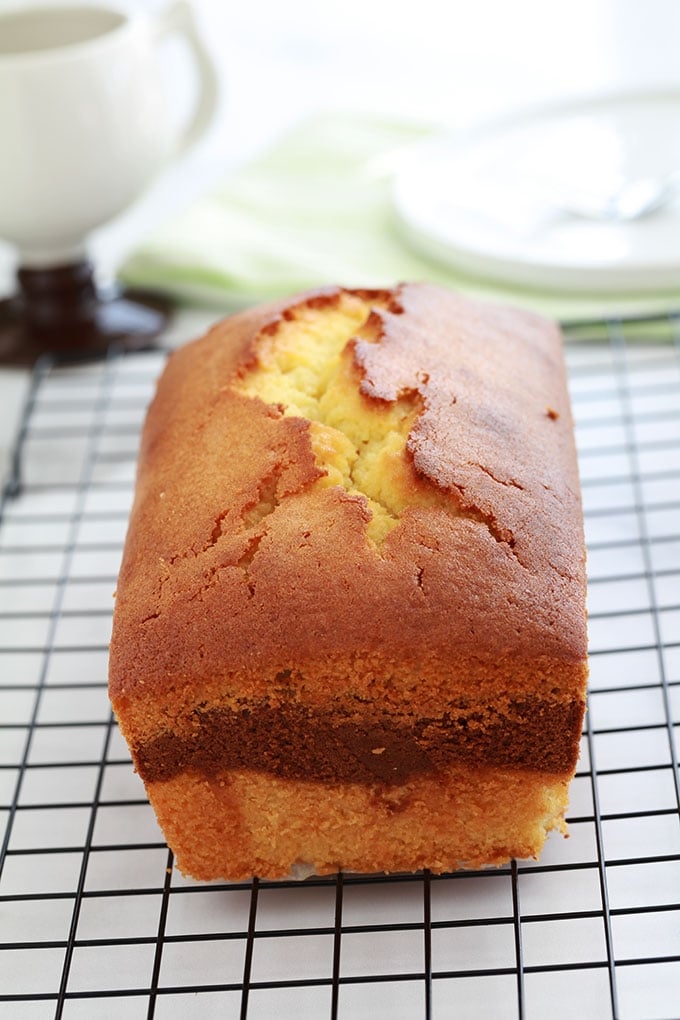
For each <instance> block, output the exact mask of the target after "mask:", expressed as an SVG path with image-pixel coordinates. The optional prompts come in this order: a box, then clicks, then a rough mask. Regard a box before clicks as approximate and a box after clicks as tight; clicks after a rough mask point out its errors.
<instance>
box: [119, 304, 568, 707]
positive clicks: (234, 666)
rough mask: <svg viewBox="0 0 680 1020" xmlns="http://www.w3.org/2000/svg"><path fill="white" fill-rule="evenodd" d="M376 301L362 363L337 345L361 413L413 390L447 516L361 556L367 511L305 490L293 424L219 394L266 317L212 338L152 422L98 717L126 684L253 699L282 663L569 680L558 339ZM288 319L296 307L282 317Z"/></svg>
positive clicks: (198, 349)
mask: <svg viewBox="0 0 680 1020" xmlns="http://www.w3.org/2000/svg"><path fill="white" fill-rule="evenodd" d="M332 298H333V294H332V293H331V292H328V291H326V292H324V293H323V294H322V295H321V297H319V296H318V295H315V296H314V297H313V298H312V300H332ZM394 298H395V302H396V301H397V300H398V305H399V306H400V307H401V308H403V312H401V311H397V312H386V311H382V310H381V311H380V312H376V313H375V315H376V316H377V317H378V318H379V320H380V322H381V323H382V336H381V339H380V342H379V343H367V342H363V341H361V340H359V341H358V342H357V344H356V358H357V362H358V364H359V365H360V367H361V369H362V371H363V372H364V381H363V384H362V385H363V386H364V387H365V388H366V390H367V391H368V392H370V393H371V394H372V395H374V396H375V397H377V398H379V399H391V398H392V397H393V396H395V395H397V394H398V393H401V392H403V391H404V390H405V389H407V388H409V387H412V388H415V389H418V392H419V393H420V394H421V396H422V400H423V404H424V413H423V414H422V415H421V416H420V417H419V419H418V420H417V422H416V425H415V428H414V429H413V430H412V433H411V436H410V438H409V446H410V448H411V451H412V454H413V459H414V464H415V466H416V469H417V471H419V472H420V473H421V474H422V475H424V476H426V477H428V478H429V479H430V480H432V481H433V482H434V483H435V484H436V485H438V486H441V487H443V488H445V489H446V490H447V492H449V493H450V495H451V498H452V500H453V501H454V502H455V503H456V504H458V505H459V508H460V513H461V514H462V516H453V515H451V514H447V513H445V512H442V511H440V510H438V509H437V508H435V507H416V508H414V509H412V510H410V511H407V512H406V513H405V514H404V515H403V519H402V522H401V524H400V526H399V527H398V528H396V529H395V530H394V531H393V532H392V533H391V534H390V535H389V536H388V538H387V540H386V542H385V544H384V547H383V550H382V555H380V556H377V555H375V552H374V550H373V549H371V548H370V546H369V544H368V543H367V541H366V536H365V525H366V520H367V510H366V506H365V504H364V503H362V501H361V500H360V499H358V498H356V497H353V496H350V495H348V493H347V492H345V491H344V490H342V489H339V488H334V489H326V490H320V491H315V490H310V484H311V483H312V482H313V480H314V479H315V478H316V477H318V467H317V466H316V464H315V462H314V458H313V455H312V452H311V447H310V443H309V435H308V423H305V422H304V421H303V420H302V419H298V418H289V417H284V416H283V415H282V414H280V413H279V412H278V411H277V410H276V409H275V408H273V407H271V406H267V405H264V404H262V403H261V402H258V401H256V400H252V399H248V398H245V397H243V396H242V395H240V394H238V393H235V392H234V391H233V390H232V389H231V388H230V380H232V379H233V377H234V374H235V373H237V372H238V371H239V370H242V369H243V367H244V366H245V365H247V363H248V361H249V359H250V358H251V357H252V346H253V342H254V338H255V336H256V334H257V333H258V331H261V330H266V329H272V328H273V327H274V324H275V323H276V322H277V320H278V319H279V318H280V316H281V314H282V312H283V310H284V309H283V307H282V305H281V304H280V303H279V304H277V305H274V306H266V307H265V308H263V309H260V310H257V311H254V312H253V311H251V312H246V313H242V314H240V315H237V316H234V317H233V318H231V319H227V320H226V321H225V322H224V323H222V324H220V325H219V326H217V327H215V328H214V329H213V330H212V331H211V332H210V333H209V334H208V335H207V336H206V337H205V338H204V339H202V340H200V341H198V342H197V343H195V344H193V345H189V346H188V347H185V348H184V349H182V350H180V351H178V352H177V353H176V354H174V355H173V356H172V357H171V359H170V363H169V365H168V367H167V371H166V373H165V375H164V377H163V380H162V381H161V384H160V386H159V389H158V394H157V396H156V399H155V401H154V403H153V405H152V407H151V410H150V412H149V417H148V422H147V426H146V429H145V433H144V441H143V445H142V450H141V456H140V467H139V476H138V489H137V496H136V500H135V506H134V510H133V514H132V519H131V524H130V530H129V538H128V542H127V545H126V550H125V556H124V561H123V567H122V571H121V577H120V583H119V588H118V599H117V607H116V621H115V629H114V637H113V653H114V654H113V669H112V674H111V690H112V695H113V697H114V700H115V699H116V698H117V697H119V696H121V695H123V694H124V693H127V694H130V693H132V692H133V691H134V687H135V685H136V681H137V679H138V677H140V676H143V678H144V682H145V685H146V689H147V691H148V690H149V688H150V687H151V686H154V687H158V688H159V689H165V688H166V687H167V685H168V684H169V683H172V682H173V681H174V680H175V679H176V680H177V681H178V682H179V683H180V684H181V683H182V682H183V678H185V677H191V678H192V682H196V681H200V679H201V678H205V680H206V682H207V683H209V684H210V683H212V681H213V680H214V679H215V678H216V671H217V672H220V673H222V674H223V675H229V676H231V675H233V674H234V673H238V674H240V675H241V676H243V677H244V682H245V684H246V686H247V687H248V686H249V685H250V683H251V682H252V683H254V684H255V685H256V686H257V679H256V678H257V677H258V676H259V677H262V676H263V675H267V676H268V677H270V678H271V676H273V675H274V674H275V673H276V672H278V671H280V670H281V669H286V668H289V667H290V660H291V659H292V658H294V659H295V660H297V661H303V662H305V661H314V660H316V661H317V662H318V661H319V660H321V661H324V660H325V659H326V657H327V656H333V655H337V656H343V655H352V656H354V655H356V653H357V651H364V652H365V653H366V654H367V655H371V654H372V653H375V654H377V655H378V656H381V655H384V654H386V655H387V656H388V657H391V658H392V659H394V660H395V661H397V662H399V661H401V662H405V663H406V664H408V665H407V668H406V672H407V673H409V672H410V671H411V667H413V668H416V667H417V665H418V664H419V663H420V664H421V665H422V661H423V659H424V658H426V659H427V660H428V661H429V662H436V663H439V664H440V663H443V662H444V663H449V664H450V663H452V662H455V663H457V664H458V665H457V666H456V667H455V668H454V671H453V672H454V674H455V676H458V675H460V676H463V677H464V678H465V680H467V679H468V677H469V675H470V674H472V675H479V673H480V672H481V673H485V671H487V670H491V671H493V672H496V671H497V670H498V669H499V666H500V669H501V671H502V672H506V673H507V674H508V675H512V673H513V672H514V673H515V674H518V672H521V666H520V664H524V665H525V666H526V667H528V668H529V672H532V667H533V665H534V664H535V663H536V661H537V659H539V658H541V659H547V660H548V661H549V662H551V663H552V664H553V670H554V671H555V672H556V673H559V672H560V670H561V669H562V668H565V669H566V671H567V673H568V674H569V673H570V669H571V668H573V667H577V664H582V663H583V661H584V658H585V651H586V634H585V623H584V614H583V593H584V554H583V544H582V538H581V534H582V532H581V524H580V504H579V495H578V477H577V469H576V460H575V454H574V448H573V438H572V428H571V417H570V412H569V405H568V399H567V394H566V388H565V383H564V371H563V368H562V366H561V360H560V341H559V334H558V332H557V330H556V329H555V328H554V327H553V326H552V325H550V324H547V323H545V322H544V321H543V320H539V319H537V318H536V317H534V316H530V315H528V314H525V313H520V312H517V311H514V310H509V309H494V308H489V307H487V306H480V305H478V304H476V303H474V302H471V301H468V300H466V299H463V298H460V297H458V296H457V295H453V294H450V293H449V292H447V291H443V290H441V289H439V288H433V287H429V286H425V285H406V286H402V287H401V288H399V290H398V291H397V292H396V294H395V296H394ZM300 300H310V299H309V298H303V299H298V301H297V302H296V301H294V302H291V304H296V303H299V302H300ZM547 405H549V406H550V407H552V408H555V409H557V412H558V414H559V417H558V418H553V417H551V416H549V415H548V414H547V413H546V406H547ZM267 486H268V487H269V488H270V489H271V488H272V487H273V488H274V489H275V493H274V495H275V499H276V501H277V503H278V505H276V508H275V512H273V513H271V514H270V515H269V517H268V519H267V522H266V527H265V528H264V529H263V530H262V531H261V532H259V533H258V535H257V536H255V538H253V536H252V534H250V533H249V532H248V531H247V530H246V529H244V527H243V523H242V519H243V514H244V513H246V512H247V511H248V510H249V509H252V508H253V507H255V506H256V505H257V504H258V502H259V501H260V500H261V499H262V493H263V488H266V487H267ZM286 497H290V498H286ZM225 607H228V608H227V609H226V611H225ZM395 607H398V610H396V611H395ZM424 635H427V639H426V641H425V642H424V641H423V636H424ZM504 663H505V664H507V665H506V667H504V666H503V664H504ZM251 673H252V676H251ZM449 675H451V670H450V666H449ZM454 682H455V679H454ZM516 682H517V683H518V684H520V686H521V683H522V680H521V678H518V679H517V680H516ZM560 684H561V681H560V680H559V679H558V681H557V686H558V687H559V686H560Z"/></svg>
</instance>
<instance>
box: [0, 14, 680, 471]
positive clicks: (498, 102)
mask: <svg viewBox="0 0 680 1020" xmlns="http://www.w3.org/2000/svg"><path fill="white" fill-rule="evenodd" d="M117 2H118V4H119V6H121V7H124V8H126V9H131V10H133V11H135V12H139V13H144V12H145V11H155V10H157V9H159V8H161V7H163V6H164V2H163V0H117ZM41 3H42V5H43V6H44V5H46V4H48V3H50V0H41ZM72 3H73V5H74V6H76V5H77V0H72ZM115 3H116V0H111V5H112V6H115ZM30 5H31V3H30V2H28V3H27V2H25V0H0V11H4V10H8V9H12V8H17V7H19V8H22V7H27V6H30ZM193 7H194V9H195V12H196V16H197V19H198V21H199V24H200V26H201V28H202V30H203V34H204V36H205V39H206V43H207V45H208V47H209V49H210V51H211V53H212V56H213V58H214V60H215V62H216V63H217V65H218V68H219V74H220V80H221V92H222V94H221V102H220V108H219V113H218V116H217V117H216V119H215V121H214V123H213V125H212V127H211V129H210V131H209V133H208V134H207V136H206V137H205V138H204V139H203V140H202V141H201V143H200V144H199V145H198V146H197V147H196V149H195V150H194V151H193V152H191V153H190V154H189V156H188V157H186V158H185V159H184V160H183V161H182V162H181V163H179V164H177V165H175V166H173V167H172V168H170V169H169V170H168V171H167V172H166V173H165V174H164V175H163V176H162V177H161V178H160V179H159V180H158V181H157V182H156V183H155V184H154V185H153V187H152V188H151V189H150V190H149V191H148V192H147V194H146V195H145V196H143V197H142V198H141V199H140V200H139V201H138V202H137V203H136V205H135V206H134V207H133V208H131V209H130V210H129V211H127V212H126V213H125V214H124V215H122V216H121V217H119V218H118V219H117V220H116V221H115V222H113V223H112V224H110V225H107V226H106V227H104V228H102V229H101V230H100V231H99V232H98V234H97V235H95V237H94V238H93V243H92V252H93V255H94V257H95V261H96V264H97V266H98V267H99V269H100V271H101V272H102V275H104V276H107V275H110V274H112V273H115V270H116V267H117V266H118V265H120V263H121V262H122V260H123V259H124V257H125V255H126V254H127V253H128V252H129V251H130V250H131V249H132V248H134V246H135V245H136V244H137V243H138V242H139V241H140V240H141V239H142V238H143V237H144V236H145V235H146V234H147V233H148V232H149V231H150V230H152V229H153V227H155V226H156V225H158V224H159V223H161V222H162V221H163V220H164V219H165V218H167V217H169V216H172V215H173V214H174V213H175V212H176V211H177V210H179V209H181V208H182V207H183V206H185V205H186V204H187V203H188V202H190V201H191V199H192V197H193V196H195V195H196V194H197V193H198V192H200V191H201V190H202V189H204V188H206V187H209V186H210V185H211V184H212V183H214V182H215V181H217V180H218V179H219V178H220V177H222V176H223V175H224V174H225V173H226V172H228V171H229V169H230V168H233V167H236V166H238V165H240V164H242V163H244V162H245V161H247V160H248V159H249V158H250V157H252V156H253V155H254V154H256V153H257V152H258V151H260V150H262V149H263V148H264V147H266V146H267V145H268V144H269V143H270V142H272V141H273V140H274V139H275V138H276V137H277V136H279V135H280V134H282V133H283V132H285V131H286V129H287V128H288V127H290V126H291V125H292V124H294V123H295V122H298V121H299V120H301V119H302V118H304V117H305V116H306V115H309V114H311V113H315V112H316V113H318V112H319V111H324V110H329V111H330V110H333V111H337V110H359V111H362V112H368V111H370V112H381V113H392V114H396V115H398V116H402V117H414V118H419V119H426V120H430V121H435V122H441V123H442V124H445V125H447V126H448V127H450V128H452V129H454V130H460V131H463V130H465V129H466V128H469V127H471V126H474V125H477V124H479V123H480V122H483V121H485V120H488V119H491V118H495V117H498V116H499V115H505V114H508V113H511V112H513V111H516V110H521V109H526V108H529V107H540V106H544V105H546V104H549V103H552V102H555V101H561V100H565V99H572V98H576V97H578V98H582V97H586V96H589V95H603V94H605V95H606V94H610V93H612V92H618V91H622V90H632V89H638V88H649V87H658V86H669V85H670V86H676V85H677V86H680V61H679V60H678V52H679V50H680V3H678V2H677V0H644V2H641V0H569V2H568V3H567V2H564V3H554V2H553V3H550V2H546V0H513V2H512V3H510V2H508V0H418V2H417V3H415V4H399V3H397V2H395V0H287V2H285V3H284V2H282V0H253V2H251V3H235V2H233V0H193ZM188 69H189V62H188V60H187V59H186V55H185V54H183V53H182V52H181V51H180V47H179V46H176V47H175V48H173V46H172V45H170V47H169V49H168V53H167V76H168V88H169V90H170V91H171V93H172V97H173V103H174V105H175V107H176V111H177V117H178V119H179V120H181V118H182V116H183V114H184V111H186V110H187V109H188V108H189V106H190V94H191V81H190V75H189V73H188ZM1 146H2V140H1V139H0V158H2V153H1ZM14 264H15V257H14V253H13V251H12V250H11V249H10V248H9V246H7V245H5V244H3V242H2V240H1V239H0V294H4V293H8V292H9V291H10V289H11V288H12V284H13V276H14ZM9 375H10V376H11V381H10V383H9V384H8V383H7V376H8V373H1V374H0V454H1V453H2V449H1V447H3V446H4V447H6V445H7V444H8V442H9V439H10V437H11V435H12V433H13V422H14V418H15V413H16V407H17V406H18V402H19V400H20V388H18V387H17V386H16V374H14V375H12V374H11V373H9Z"/></svg>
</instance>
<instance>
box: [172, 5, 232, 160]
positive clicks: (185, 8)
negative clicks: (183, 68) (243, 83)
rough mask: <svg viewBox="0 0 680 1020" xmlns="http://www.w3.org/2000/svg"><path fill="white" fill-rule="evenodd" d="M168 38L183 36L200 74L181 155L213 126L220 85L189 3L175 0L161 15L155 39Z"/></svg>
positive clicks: (178, 151) (181, 141) (182, 137)
mask: <svg viewBox="0 0 680 1020" xmlns="http://www.w3.org/2000/svg"><path fill="white" fill-rule="evenodd" d="M167 35H181V36H184V39H185V40H186V42H187V43H188V45H189V49H190V51H191V54H192V56H193V58H194V61H195V64H196V69H197V71H198V100H197V104H196V109H195V110H194V113H193V116H192V117H191V119H190V120H189V123H188V124H187V126H186V127H185V128H184V130H183V132H182V133H181V134H180V137H179V140H178V141H177V143H176V146H175V155H177V156H179V155H181V154H182V153H183V152H186V151H187V149H190V148H191V147H192V145H194V143H195V142H197V141H198V139H199V138H200V137H201V135H202V134H203V133H204V132H205V131H206V129H207V128H208V126H209V125H210V122H211V121H212V119H213V117H214V115H215V111H216V109H217V99H218V95H219V83H218V77H217V71H216V70H215V65H214V63H213V61H212V58H211V56H210V54H209V53H208V50H207V49H206V47H205V46H204V44H203V40H202V39H201V36H200V34H199V32H198V28H197V26H196V22H195V20H194V14H193V11H192V9H191V6H190V4H189V3H187V0H175V2H174V3H171V4H170V5H169V6H168V7H166V8H165V10H163V11H161V13H160V15H159V16H158V22H157V36H156V37H157V39H158V40H160V39H162V38H163V37H164V36H167Z"/></svg>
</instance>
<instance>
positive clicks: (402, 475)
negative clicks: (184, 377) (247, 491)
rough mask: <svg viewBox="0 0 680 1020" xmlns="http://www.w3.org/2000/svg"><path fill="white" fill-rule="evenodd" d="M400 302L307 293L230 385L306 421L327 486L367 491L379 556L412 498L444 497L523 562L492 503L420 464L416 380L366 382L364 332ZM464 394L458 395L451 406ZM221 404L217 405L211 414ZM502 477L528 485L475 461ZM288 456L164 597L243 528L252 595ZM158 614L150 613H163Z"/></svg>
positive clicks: (260, 339)
mask: <svg viewBox="0 0 680 1020" xmlns="http://www.w3.org/2000/svg"><path fill="white" fill-rule="evenodd" d="M401 312H402V308H401V306H400V305H399V303H398V301H397V300H396V299H395V296H394V294H392V293H390V292H370V293H364V292H347V291H341V292H339V293H338V294H337V295H335V296H334V297H333V298H332V299H330V300H329V299H325V300H323V301H314V300H311V301H308V300H306V301H303V302H301V303H300V304H298V305H295V306H292V307H290V308H288V309H286V310H285V311H284V312H283V313H282V314H281V315H280V316H279V317H278V318H277V319H275V320H273V321H272V322H270V323H268V324H267V325H266V326H265V327H264V328H263V329H261V330H260V332H259V333H258V334H257V336H256V337H255V339H254V342H253V345H252V348H251V353H250V356H249V358H248V360H247V361H246V363H245V364H244V365H243V367H242V368H241V370H240V372H239V373H238V374H237V375H236V376H235V377H232V379H231V380H229V381H228V382H227V384H226V387H227V388H228V389H230V390H232V391H235V392H237V393H239V394H241V395H243V396H246V397H248V398H250V399H253V400H261V401H263V402H264V403H265V404H267V405H268V406H269V407H270V409H271V410H272V413H273V415H274V416H275V417H285V418H291V417H293V418H295V417H297V418H300V419H302V420H303V421H304V422H305V424H306V426H307V428H308V433H307V434H308V439H309V442H310V444H311V447H312V450H313V454H314V458H315V462H316V464H317V467H318V469H319V477H317V479H316V480H315V481H314V482H313V484H314V485H316V486H318V487H319V488H322V489H323V488H330V487H332V486H341V487H342V488H344V489H345V490H346V491H347V492H348V494H349V495H350V496H354V497H358V498H360V499H362V500H363V501H364V502H365V504H366V505H367V507H368V510H369V513H370V519H369V520H368V522H367V525H366V533H367V538H368V540H369V543H370V545H371V546H372V547H373V549H374V551H375V552H376V553H377V554H378V555H379V554H380V548H381V546H382V543H383V542H384V540H385V538H386V537H387V535H388V534H389V533H390V531H392V530H393V529H394V528H395V527H396V526H397V525H398V524H399V520H400V518H401V515H402V513H403V512H404V511H405V510H406V509H407V508H408V507H409V506H414V505H415V506H436V507H439V508H440V509H444V510H445V511H446V512H447V513H449V514H451V515H452V516H456V517H464V518H466V519H468V520H471V521H476V522H478V523H479V524H481V525H483V526H484V527H486V529H487V530H488V532H489V534H490V535H491V537H492V538H493V539H494V540H495V541H496V542H498V543H499V544H503V545H504V546H505V547H506V549H507V550H508V551H509V553H510V554H511V555H512V556H513V557H514V558H515V560H516V561H517V562H518V564H519V565H520V566H522V567H525V565H524V564H523V563H522V561H521V559H520V557H519V556H518V554H517V551H516V550H515V539H514V535H513V534H512V531H511V530H510V529H509V528H507V527H505V526H503V525H502V524H500V523H499V521H498V520H497V519H496V517H495V516H494V515H493V514H492V513H490V512H489V511H488V510H484V509H482V508H480V507H479V506H477V505H476V504H475V503H474V502H473V501H471V500H470V499H469V498H468V497H467V495H466V488H465V486H463V485H456V484H455V483H451V485H450V488H448V489H446V490H445V489H443V488H441V487H439V486H438V485H436V484H435V482H434V481H432V480H431V479H429V478H424V477H422V476H421V475H420V474H419V473H418V472H417V470H416V468H415V466H414V463H413V457H412V454H411V450H410V448H409V439H410V435H411V431H412V429H413V427H414V426H415V424H416V422H417V421H418V418H419V417H420V415H421V414H422V413H423V411H424V410H425V401H424V399H423V397H422V395H421V393H420V392H418V390H417V388H416V385H417V383H421V384H427V382H428V379H427V378H419V379H417V380H414V386H413V388H404V389H403V390H402V391H401V392H400V393H398V394H396V395H395V396H394V398H391V399H385V398H382V397H378V396H374V395H371V394H370V392H366V389H367V388H366V387H363V388H362V381H363V375H362V369H361V368H360V367H359V366H358V365H357V363H356V359H355V357H354V349H355V344H356V343H357V342H358V341H363V342H368V343H376V344H379V343H380V341H381V338H382V335H383V331H384V328H385V323H384V318H383V315H384V313H388V314H393V315H395V314H400V313H401ZM456 402H457V398H456V395H455V394H452V395H451V408H452V411H451V413H454V414H455V410H453V409H454V408H455V405H456ZM212 413H215V407H212V408H211V409H210V410H209V411H208V414H212ZM467 463H468V465H469V466H471V467H475V468H476V469H478V470H480V471H482V472H483V473H484V474H486V475H487V476H488V477H490V478H491V479H492V480H493V481H494V482H495V483H497V484H499V485H502V486H510V487H514V488H517V489H519V490H523V486H522V485H520V484H519V483H518V482H516V481H515V480H514V479H510V480H506V479H501V478H497V477H496V476H495V475H494V473H493V472H492V471H491V470H490V469H489V468H488V467H486V466H485V465H484V464H481V463H478V462H474V463H473V462H467ZM282 470H283V469H282V466H281V464H278V465H277V467H276V468H275V469H274V471H273V472H271V473H270V474H269V475H268V476H267V477H266V478H264V479H263V480H262V481H261V482H260V485H259V487H258V490H257V501H256V502H253V501H252V500H251V501H250V502H249V503H245V504H243V505H242V506H240V507H237V506H231V507H229V508H227V509H226V510H224V511H223V512H221V513H220V514H219V515H217V516H216V517H215V521H214V525H213V527H212V531H211V532H210V534H209V536H208V538H207V540H206V541H205V543H204V544H203V545H202V546H197V545H193V546H192V547H190V548H189V549H186V550H184V551H182V552H179V553H177V554H175V555H174V556H172V557H170V558H169V559H168V560H167V561H165V573H164V575H163V576H162V577H161V579H160V582H159V589H158V599H159V605H160V600H161V595H162V589H163V585H164V583H165V582H166V581H167V580H168V579H169V578H170V572H171V569H172V567H173V566H174V565H175V564H176V563H178V562H179V561H181V560H184V559H189V558H198V557H200V556H202V555H203V554H206V553H207V552H208V551H209V550H211V549H213V548H214V547H215V546H216V545H217V544H218V543H219V542H220V540H221V538H222V537H223V535H225V534H231V535H234V534H238V533H241V534H242V535H243V534H245V536H246V545H245V548H244V550H243V552H242V553H241V554H240V555H239V556H238V557H237V558H236V560H231V564H232V565H236V566H238V567H239V568H240V569H241V570H242V571H243V573H244V576H245V580H246V584H247V588H248V593H249V596H251V597H252V595H253V594H254V582H253V580H252V578H251V575H250V566H251V564H252V562H253V559H254V558H255V556H256V554H257V551H258V548H259V546H260V543H261V542H262V540H263V538H264V536H265V534H266V532H267V525H266V521H267V518H268V517H269V516H270V515H271V514H273V513H274V512H275V511H276V509H277V507H278V506H279V504H280V502H281V500H282V499H285V498H286V496H287V495H289V494H290V493H279V488H280V481H281V472H282ZM416 568H417V573H416V583H417V584H418V587H420V588H422V575H423V568H422V566H420V565H418V564H416ZM221 569H222V568H221V567H220V566H212V567H210V568H209V570H208V571H207V572H206V574H205V575H204V578H205V580H204V584H203V585H202V586H201V588H200V589H199V590H197V591H196V592H195V593H194V595H193V596H192V599H193V598H197V597H200V595H201V593H202V592H203V591H205V590H206V589H207V588H208V587H210V586H211V585H213V584H215V583H216V582H217V580H218V575H219V573H220V570H221ZM157 616H158V613H157V612H156V613H153V614H151V615H150V616H148V617H147V618H146V620H150V619H155V618H156V617H157Z"/></svg>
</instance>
